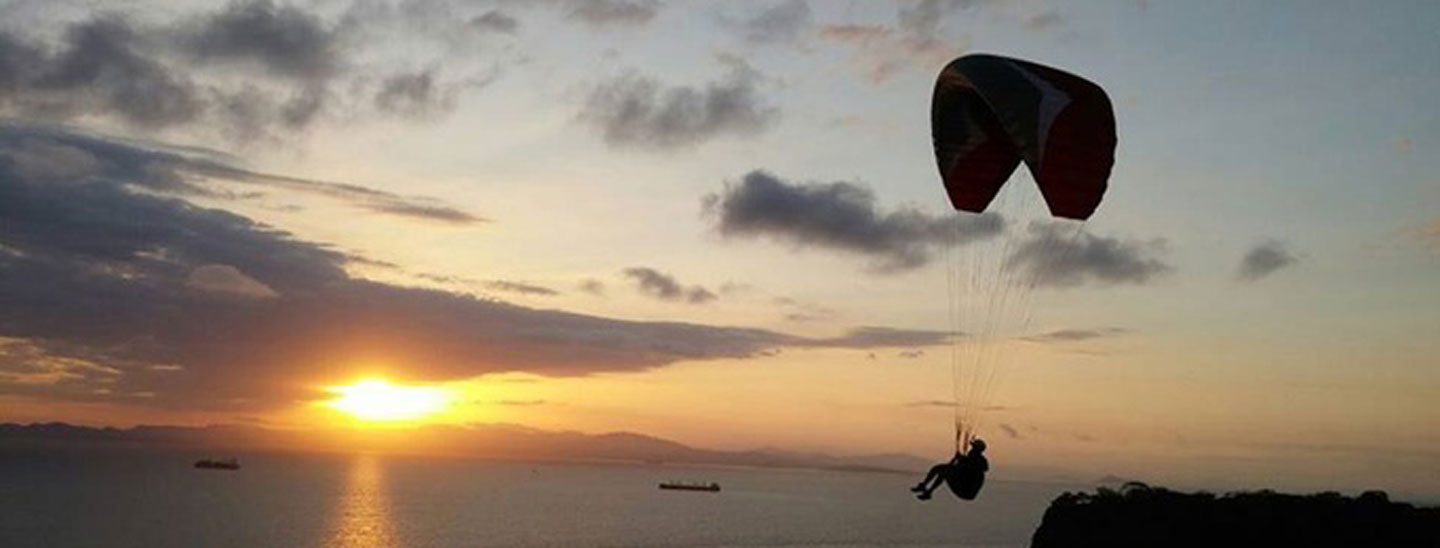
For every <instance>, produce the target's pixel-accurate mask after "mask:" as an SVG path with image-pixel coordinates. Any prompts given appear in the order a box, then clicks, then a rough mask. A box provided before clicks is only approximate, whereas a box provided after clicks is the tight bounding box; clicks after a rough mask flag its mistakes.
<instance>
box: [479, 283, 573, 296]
mask: <svg viewBox="0 0 1440 548" xmlns="http://www.w3.org/2000/svg"><path fill="white" fill-rule="evenodd" d="M485 287H486V288H488V289H493V290H495V291H505V292H508V293H519V294H521V295H538V296H542V297H550V296H553V295H559V294H560V292H559V291H556V290H554V289H550V288H548V287H542V286H538V285H532V284H527V283H521V282H511V281H506V280H492V281H488V282H485Z"/></svg>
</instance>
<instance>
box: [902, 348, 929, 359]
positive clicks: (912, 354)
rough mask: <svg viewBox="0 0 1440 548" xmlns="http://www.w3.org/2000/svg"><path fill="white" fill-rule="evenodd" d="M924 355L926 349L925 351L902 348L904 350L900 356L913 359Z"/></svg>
mask: <svg viewBox="0 0 1440 548" xmlns="http://www.w3.org/2000/svg"><path fill="white" fill-rule="evenodd" d="M924 355H925V351H924V350H902V351H900V357H902V358H905V359H910V360H913V359H915V358H919V357H920V356H924Z"/></svg>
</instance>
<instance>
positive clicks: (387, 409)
mask: <svg viewBox="0 0 1440 548" xmlns="http://www.w3.org/2000/svg"><path fill="white" fill-rule="evenodd" d="M326 390H327V391H328V392H331V393H333V394H335V398H334V399H332V400H328V401H325V402H324V405H326V406H329V407H333V408H335V409H338V410H340V411H343V412H345V413H348V414H350V415H351V416H353V417H355V418H357V419H360V420H365V421H409V420H417V419H421V418H424V417H426V416H429V415H434V414H436V413H439V412H440V411H443V410H445V408H446V407H448V406H449V405H450V393H449V391H447V390H445V389H443V388H438V387H433V386H397V385H394V384H390V382H389V381H385V380H377V379H368V380H362V381H357V382H355V383H352V384H349V385H343V386H332V387H329V388H326Z"/></svg>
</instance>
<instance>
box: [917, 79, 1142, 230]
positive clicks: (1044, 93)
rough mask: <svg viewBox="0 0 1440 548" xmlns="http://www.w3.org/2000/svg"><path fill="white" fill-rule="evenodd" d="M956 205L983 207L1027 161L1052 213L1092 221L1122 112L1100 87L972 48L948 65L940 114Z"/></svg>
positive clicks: (939, 141) (942, 163) (941, 158)
mask: <svg viewBox="0 0 1440 548" xmlns="http://www.w3.org/2000/svg"><path fill="white" fill-rule="evenodd" d="M930 121H931V131H932V136H933V138H934V144H935V159H936V161H937V162H938V163H939V167H940V176H941V177H942V178H943V179H944V182H945V190H946V193H947V194H949V196H950V203H951V204H952V205H954V206H955V208H956V209H959V210H963V211H970V212H976V213H978V212H981V211H984V210H985V208H986V207H988V206H989V205H990V202H991V201H992V200H994V199H995V195H996V194H997V193H998V192H999V191H1000V187H1001V186H1002V185H1004V184H1005V181H1006V180H1007V179H1009V178H1010V174H1011V173H1013V172H1014V171H1015V168H1016V167H1018V166H1019V164H1020V162H1021V161H1024V162H1025V165H1026V166H1027V167H1029V168H1030V173H1031V175H1032V176H1033V177H1034V179H1035V182H1036V183H1037V184H1038V185H1039V186H1040V193H1041V195H1042V196H1044V198H1045V203H1046V205H1047V206H1049V208H1050V213H1051V214H1053V215H1055V216H1057V217H1065V218H1068V219H1081V220H1083V219H1086V218H1089V217H1090V215H1091V214H1092V213H1094V212H1095V208H1096V207H1097V206H1099V205H1100V199H1101V197H1102V196H1104V194H1105V182H1106V179H1108V178H1109V177H1110V168H1111V166H1112V165H1113V164H1114V161H1115V114H1114V111H1113V110H1112V108H1111V106H1110V98H1109V97H1108V96H1106V95H1105V91H1104V90H1102V89H1100V86H1097V85H1095V84H1094V83H1092V82H1090V81H1088V80H1085V79H1084V78H1081V77H1079V76H1075V75H1073V74H1069V73H1066V72H1063V71H1060V70H1057V69H1053V68H1050V67H1046V66H1042V65H1038V64H1035V63H1031V62H1028V61H1021V60H1018V59H1011V58H1007V57H1000V56H996V55H982V54H976V55H966V56H964V57H960V58H959V59H956V60H954V61H951V62H950V64H949V65H947V66H946V67H945V69H944V70H943V71H941V72H940V77H939V79H938V80H937V81H936V82H935V95H934V98H933V101H932V103H931V112H930Z"/></svg>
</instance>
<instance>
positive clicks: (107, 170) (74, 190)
mask: <svg viewBox="0 0 1440 548" xmlns="http://www.w3.org/2000/svg"><path fill="white" fill-rule="evenodd" d="M46 135H47V134H45V133H35V132H31V133H28V134H27V133H24V132H17V131H15V130H13V129H12V130H9V131H6V132H0V151H3V152H4V155H3V157H0V219H4V225H5V229H4V230H3V231H0V302H3V303H5V306H3V307H0V337H3V338H4V341H5V342H4V344H3V345H0V346H3V349H0V392H3V393H12V394H16V393H18V394H29V395H32V396H35V397H44V398H59V399H67V400H77V401H105V402H112V403H127V404H141V405H146V406H155V407H165V408H185V409H220V410H228V411H231V412H235V413H249V412H255V411H258V410H264V409H273V408H277V407H282V406H288V405H294V404H295V402H299V401H309V400H313V399H316V398H319V397H323V396H324V394H322V393H318V392H315V391H314V389H313V388H310V387H314V386H323V385H325V384H331V383H334V382H336V380H337V379H342V378H347V377H349V376H351V375H353V374H355V371H356V370H355V368H356V367H357V366H358V365H357V364H360V363H362V362H364V361H365V360H373V359H374V357H375V356H384V357H386V363H387V364H388V367H389V368H390V369H389V371H387V373H389V374H392V375H395V376H398V377H404V378H411V379H415V380H418V381H443V380H453V379H464V378H472V377H475V376H479V375H484V374H490V373H504V372H524V373H529V374H534V375H542V376H576V375H587V374H592V373H597V372H606V371H639V370H645V369H651V368H656V367H663V366H666V365H669V364H672V363H676V362H679V361H686V360H706V359H720V358H729V359H739V358H758V357H763V356H768V355H773V354H774V353H775V352H776V351H777V350H778V349H780V348H783V347H823V348H835V347H841V348H873V347H879V346H886V345H896V346H905V347H914V346H919V345H920V344H917V343H924V342H926V341H929V342H934V341H936V340H939V337H940V335H939V334H933V333H926V332H910V331H903V330H886V329H883V328H862V329H858V330H855V331H854V332H852V333H849V334H847V335H845V336H842V337H836V338H830V339H811V338H804V337H797V336H793V335H787V334H784V333H778V332H774V331H768V330H762V329H751V328H741V327H722V326H707V325H698V324H689V323H680V322H638V321H625V320H615V319H608V318H603V317H597V316H588V315H583V314H575V313H568V312H563V311H557V310H539V309H532V308H526V307H522V306H516V305H512V304H508V303H503V302H498V301H493V300H485V299H478V298H474V297H470V296H467V295H460V294H455V293H450V292H446V291H439V290H432V289H422V288H412V287H399V286H393V285H388V284H385V283H379V282H373V281H367V280H363V279H358V278H354V277H351V276H350V275H349V274H348V273H347V272H346V270H345V267H346V265H348V264H349V263H350V262H351V261H353V260H354V258H353V257H352V255H350V254H347V253H342V252H340V251H336V250H333V249H330V248H329V247H327V246H325V245H323V244H317V243H313V242H307V241H303V240H300V239H297V238H295V237H293V236H292V235H290V234H287V233H285V232H282V231H279V230H276V229H274V228H272V227H268V226H265V225H263V224H259V223H257V222H255V221H253V220H251V219H247V218H245V217H242V216H239V215H236V214H233V213H229V212H226V211H222V210H218V209H208V208H201V207H197V206H195V205H193V204H191V203H188V202H186V201H184V200H182V199H179V198H175V197H171V196H170V194H172V193H169V192H162V191H161V189H163V188H164V187H163V186H162V183H163V182H164V181H167V180H170V179H172V178H176V177H177V173H176V172H175V171H173V170H159V171H156V170H152V169H134V168H135V167H137V166H132V165H130V164H125V163H124V162H119V163H113V162H111V157H113V156H126V155H134V154H136V153H137V149H135V148H134V147H131V146H130V145H124V144H116V143H109V145H110V146H112V147H113V148H112V149H109V152H107V149H105V148H104V147H103V146H101V145H104V144H106V143H108V142H107V141H101V140H98V139H95V138H89V137H87V138H85V139H79V140H74V141H71V142H72V143H79V145H80V146H77V147H74V148H75V150H78V151H82V152H86V153H87V154H90V155H91V157H92V160H91V162H90V163H91V165H92V167H89V168H85V170H86V172H87V173H88V174H85V175H81V176H75V175H74V173H73V171H72V172H66V171H65V170H64V169H61V168H59V167H55V166H50V167H51V168H53V169H47V168H45V166H46V164H47V163H49V162H51V161H53V159H54V158H64V157H67V155H66V154H56V153H55V151H54V150H53V146H55V144H56V143H55V140H54V139H51V140H49V141H46V140H45V137H46ZM51 136H52V137H53V134H51ZM26 137H29V138H30V139H31V140H27V138H26ZM33 139H39V140H40V141H39V142H40V146H27V144H29V145H33V144H34V142H33ZM47 151H48V152H47ZM32 154H34V156H32ZM70 156H78V153H75V152H74V151H70ZM161 156H162V157H163V154H161ZM37 166H38V167H37ZM93 166H98V167H93ZM127 166H128V167H129V169H122V168H126V167H127ZM71 169H72V170H73V169H74V168H73V166H72V167H71ZM62 173H70V174H69V175H66V176H64V177H61V176H59V175H60V174H62ZM184 183H186V181H184V180H183V178H181V179H180V180H176V181H171V184H175V185H181V184H184ZM188 195H189V194H182V196H188Z"/></svg>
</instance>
